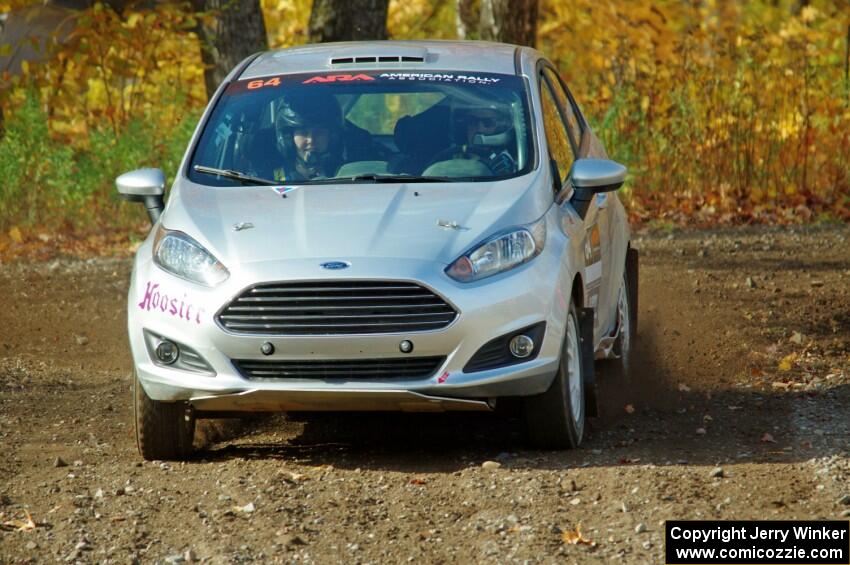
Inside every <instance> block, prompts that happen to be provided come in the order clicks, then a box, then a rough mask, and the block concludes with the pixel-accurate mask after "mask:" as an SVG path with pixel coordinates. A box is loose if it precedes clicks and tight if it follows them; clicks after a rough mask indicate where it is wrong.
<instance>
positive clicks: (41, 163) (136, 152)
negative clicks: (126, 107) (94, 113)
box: [0, 92, 198, 231]
mask: <svg viewBox="0 0 850 565" xmlns="http://www.w3.org/2000/svg"><path fill="white" fill-rule="evenodd" d="M197 119H198V115H197V113H196V112H190V113H188V114H187V115H186V116H185V117H184V118H183V119H182V120H181V121H180V122H178V123H177V124H176V125H175V126H174V127H173V129H171V130H170V131H168V130H161V129H158V128H157V127H156V126H155V125H154V124H153V123H152V122H151V121H150V120H146V119H143V118H135V119H133V120H131V121H129V122H128V123H127V125H126V127H125V128H124V129H123V130H121V131H120V132H119V133H116V132H115V130H114V129H113V128H112V127H108V126H107V127H103V128H100V129H92V130H90V132H89V133H88V134H87V139H85V140H82V141H83V142H82V143H79V141H80V140H77V141H78V143H76V144H75V145H70V144H68V143H66V142H64V141H63V140H57V139H54V138H53V137H51V134H50V131H49V127H48V116H47V114H46V112H45V111H44V109H43V108H42V107H41V106H40V104H39V102H38V96H37V95H36V94H35V93H34V92H30V93H28V94H27V96H26V100H25V102H24V103H23V104H22V105H21V106H19V107H18V108H16V109H15V111H14V112H13V113H12V114H11V115H10V116H9V118H8V122H7V125H6V135H5V137H4V138H3V139H2V140H0V178H3V179H4V182H3V183H2V184H0V230H4V231H5V230H6V229H8V228H9V227H10V226H43V227H48V228H56V227H59V226H63V225H65V226H68V227H71V228H94V227H101V228H107V227H122V226H129V225H133V224H134V223H136V222H138V220H139V218H140V215H139V214H140V213H141V212H140V210H137V209H136V208H137V207H135V206H126V205H122V204H121V200H120V199H119V198H118V195H117V192H116V190H115V184H114V181H115V177H116V176H118V175H120V174H121V173H124V172H127V171H129V170H132V169H137V168H140V167H159V168H162V169H163V170H164V171H165V172H166V174H167V175H169V176H170V177H171V178H173V175H174V174H175V173H176V171H177V168H178V166H179V164H180V160H181V159H182V156H183V152H184V151H185V149H186V145H187V143H188V141H189V138H190V137H191V135H192V132H193V129H194V126H195V124H196V123H197Z"/></svg>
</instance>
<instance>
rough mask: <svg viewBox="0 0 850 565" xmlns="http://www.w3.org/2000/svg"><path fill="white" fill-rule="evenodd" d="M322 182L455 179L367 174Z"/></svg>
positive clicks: (442, 180) (447, 180) (440, 180)
mask: <svg viewBox="0 0 850 565" xmlns="http://www.w3.org/2000/svg"><path fill="white" fill-rule="evenodd" d="M322 180H324V181H331V182H338V181H341V180H347V181H352V182H368V181H371V182H452V181H454V180H455V179H452V178H449V177H423V176H416V175H386V174H375V173H368V174H365V175H354V176H352V177H333V178H330V179H322Z"/></svg>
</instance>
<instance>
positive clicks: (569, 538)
mask: <svg viewBox="0 0 850 565" xmlns="http://www.w3.org/2000/svg"><path fill="white" fill-rule="evenodd" d="M561 539H562V540H563V542H564V543H568V544H570V545H579V544H582V545H591V544H592V543H593V542H592V541H590V540H589V539H587V538H586V537H584V535H583V534H582V533H581V524H578V525H576V529H575V530H567V531H566V532H564V533H563V534H561Z"/></svg>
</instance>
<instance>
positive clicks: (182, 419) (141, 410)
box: [133, 375, 195, 461]
mask: <svg viewBox="0 0 850 565" xmlns="http://www.w3.org/2000/svg"><path fill="white" fill-rule="evenodd" d="M186 408H187V407H186V403H184V402H158V401H156V400H151V399H150V397H148V395H147V394H146V393H145V389H143V388H142V385H141V384H139V378H138V377H137V376H136V375H133V415H134V420H135V424H136V445H137V446H138V448H139V453H140V454H141V456H142V457H143V458H144V459H147V460H148V461H150V460H154V459H156V460H162V461H185V460H186V459H188V458H189V456H190V455H191V454H192V441H193V440H194V438H195V418H194V416H192V415H191V413H190V412H189V411H187V409H186Z"/></svg>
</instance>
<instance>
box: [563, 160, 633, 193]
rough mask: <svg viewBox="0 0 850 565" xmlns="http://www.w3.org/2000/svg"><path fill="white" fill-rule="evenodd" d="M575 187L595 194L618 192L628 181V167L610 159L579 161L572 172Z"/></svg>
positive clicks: (571, 176)
mask: <svg viewBox="0 0 850 565" xmlns="http://www.w3.org/2000/svg"><path fill="white" fill-rule="evenodd" d="M570 178H571V179H572V182H573V187H575V189H576V190H578V189H582V188H584V189H587V190H590V191H592V192H594V193H598V192H611V191H614V190H617V189H618V188H620V187H621V186H623V183H624V182H625V181H626V167H624V166H623V165H621V164H620V163H618V162H616V161H611V160H608V159H579V160H578V161H576V162H575V163H573V167H572V169H571V170H570Z"/></svg>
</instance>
